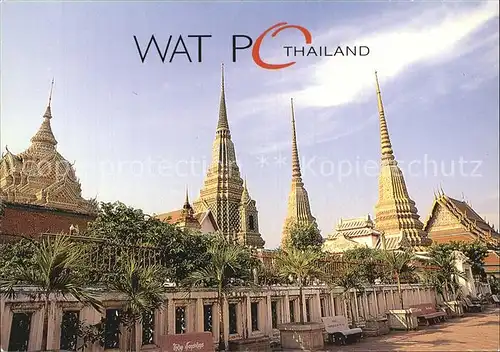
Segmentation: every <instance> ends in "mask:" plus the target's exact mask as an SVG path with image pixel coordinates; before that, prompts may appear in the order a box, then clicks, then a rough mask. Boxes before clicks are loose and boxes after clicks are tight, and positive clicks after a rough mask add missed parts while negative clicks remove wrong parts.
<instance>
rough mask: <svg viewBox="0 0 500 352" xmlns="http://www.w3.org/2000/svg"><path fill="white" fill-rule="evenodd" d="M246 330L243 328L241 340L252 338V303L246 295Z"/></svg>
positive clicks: (248, 295)
mask: <svg viewBox="0 0 500 352" xmlns="http://www.w3.org/2000/svg"><path fill="white" fill-rule="evenodd" d="M245 301H246V309H245V310H246V329H245V326H244V327H243V338H245V337H247V338H248V337H250V336H252V301H251V298H250V294H248V293H247V294H246V299H245Z"/></svg>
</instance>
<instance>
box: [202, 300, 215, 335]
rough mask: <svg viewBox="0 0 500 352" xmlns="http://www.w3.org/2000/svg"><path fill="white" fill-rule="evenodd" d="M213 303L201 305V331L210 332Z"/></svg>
mask: <svg viewBox="0 0 500 352" xmlns="http://www.w3.org/2000/svg"><path fill="white" fill-rule="evenodd" d="M212 319H213V305H212V304H205V305H204V306H203V331H208V332H212Z"/></svg>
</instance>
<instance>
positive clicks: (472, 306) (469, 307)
mask: <svg viewBox="0 0 500 352" xmlns="http://www.w3.org/2000/svg"><path fill="white" fill-rule="evenodd" d="M464 303H465V310H466V311H467V312H482V311H483V306H481V304H479V303H472V301H471V300H470V299H469V298H468V297H465V298H464Z"/></svg>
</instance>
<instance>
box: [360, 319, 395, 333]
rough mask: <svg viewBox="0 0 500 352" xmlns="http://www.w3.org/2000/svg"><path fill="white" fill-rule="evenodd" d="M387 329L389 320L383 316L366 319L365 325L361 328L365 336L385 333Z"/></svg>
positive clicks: (388, 329) (388, 328)
mask: <svg viewBox="0 0 500 352" xmlns="http://www.w3.org/2000/svg"><path fill="white" fill-rule="evenodd" d="M389 331H390V327H389V320H388V319H387V318H385V317H378V318H375V319H368V320H367V321H366V326H365V327H364V328H363V334H364V335H365V336H380V335H386V334H388V333H389Z"/></svg>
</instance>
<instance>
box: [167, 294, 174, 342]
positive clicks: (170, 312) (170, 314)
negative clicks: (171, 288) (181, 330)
mask: <svg viewBox="0 0 500 352" xmlns="http://www.w3.org/2000/svg"><path fill="white" fill-rule="evenodd" d="M167 333H168V334H171V335H173V334H175V303H174V300H173V298H171V299H169V300H168V305H167Z"/></svg>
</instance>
